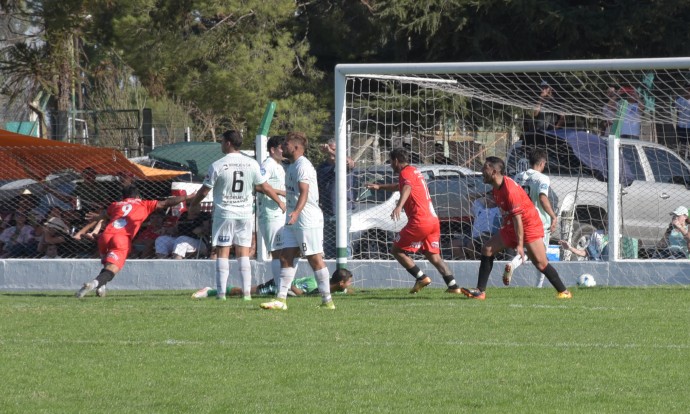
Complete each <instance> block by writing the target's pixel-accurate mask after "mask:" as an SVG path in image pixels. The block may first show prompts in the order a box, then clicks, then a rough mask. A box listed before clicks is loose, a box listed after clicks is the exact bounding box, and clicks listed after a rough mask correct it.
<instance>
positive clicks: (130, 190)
mask: <svg viewBox="0 0 690 414" xmlns="http://www.w3.org/2000/svg"><path fill="white" fill-rule="evenodd" d="M125 198H141V192H140V191H139V187H137V186H136V185H134V184H132V185H130V186H127V187H125V188H123V189H122V199H123V200H124V199H125Z"/></svg>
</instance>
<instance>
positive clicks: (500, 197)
mask: <svg viewBox="0 0 690 414" xmlns="http://www.w3.org/2000/svg"><path fill="white" fill-rule="evenodd" d="M504 171H505V164H504V162H503V160H502V159H500V158H498V157H488V158H487V159H486V161H485V162H484V166H483V167H482V175H483V176H484V182H485V183H486V184H491V186H492V187H493V196H494V200H495V202H496V205H498V207H499V208H500V209H501V214H502V215H503V225H502V227H501V229H500V230H499V232H498V233H497V234H495V235H494V236H493V237H491V239H489V241H488V242H486V243H485V244H484V246H482V253H481V261H480V264H479V275H478V277H477V288H476V289H467V288H462V293H463V294H464V295H465V296H467V297H468V298H472V299H485V297H486V293H485V290H486V285H487V283H488V281H489V275H490V274H491V269H492V268H493V264H494V256H495V255H496V253H499V252H500V251H502V250H503V249H506V248H513V249H516V250H517V252H518V255H519V256H520V257H521V258H522V261H523V262H524V261H525V250H527V255H528V256H529V258H530V259H531V260H532V263H534V265H535V266H536V267H537V270H539V271H540V272H541V273H543V274H544V275H546V278H547V279H549V282H551V284H552V285H553V286H554V287H555V288H556V291H558V294H557V295H556V297H557V298H558V299H570V298H571V297H572V296H573V295H572V294H571V293H570V292H569V291H568V290H567V289H566V287H565V285H564V284H563V282H562V281H561V278H560V277H559V276H558V272H557V271H556V269H554V268H553V266H551V265H550V264H549V261H548V259H547V258H546V248H545V246H544V242H543V240H542V239H543V238H544V228H543V226H542V223H541V220H540V219H539V214H538V213H537V209H536V208H535V207H534V204H533V203H532V200H530V199H529V197H528V196H527V193H525V190H523V189H522V187H520V186H519V185H518V184H517V183H516V182H515V181H513V180H512V179H511V178H510V177H506V176H504V175H503V174H504Z"/></svg>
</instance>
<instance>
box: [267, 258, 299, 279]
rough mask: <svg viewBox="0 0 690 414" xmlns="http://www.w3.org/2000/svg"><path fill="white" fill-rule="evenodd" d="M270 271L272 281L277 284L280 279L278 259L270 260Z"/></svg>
mask: <svg viewBox="0 0 690 414" xmlns="http://www.w3.org/2000/svg"><path fill="white" fill-rule="evenodd" d="M293 267H296V266H293ZM271 273H273V281H274V283H275V284H276V285H277V284H278V281H279V280H280V259H273V260H271Z"/></svg>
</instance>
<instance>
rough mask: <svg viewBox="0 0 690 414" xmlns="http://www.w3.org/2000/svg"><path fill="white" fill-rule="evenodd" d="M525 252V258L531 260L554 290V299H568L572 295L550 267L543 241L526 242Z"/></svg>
mask: <svg viewBox="0 0 690 414" xmlns="http://www.w3.org/2000/svg"><path fill="white" fill-rule="evenodd" d="M525 250H527V256H528V257H529V258H530V260H532V263H534V266H536V267H537V270H539V271H540V272H542V273H543V274H544V276H546V278H547V279H548V280H549V282H551V285H553V287H554V288H556V291H557V292H558V295H557V296H556V297H557V298H559V299H570V298H571V297H572V294H571V293H570V292H569V291H568V289H567V288H566V287H565V285H564V284H563V281H562V280H561V278H560V276H558V272H557V271H556V269H555V268H554V267H553V266H551V264H550V263H549V260H548V259H547V258H546V248H545V247H544V242H543V240H542V239H537V240H533V241H530V242H526V243H525Z"/></svg>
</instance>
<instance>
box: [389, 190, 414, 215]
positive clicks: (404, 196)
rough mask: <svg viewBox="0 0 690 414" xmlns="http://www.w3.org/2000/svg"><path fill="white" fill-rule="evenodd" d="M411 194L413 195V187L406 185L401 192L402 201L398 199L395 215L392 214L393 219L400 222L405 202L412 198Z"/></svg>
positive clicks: (394, 210)
mask: <svg viewBox="0 0 690 414" xmlns="http://www.w3.org/2000/svg"><path fill="white" fill-rule="evenodd" d="M410 194H412V186H411V185H409V184H405V185H404V186H403V188H402V190H401V191H400V199H398V204H396V205H395V208H394V209H393V213H391V218H392V219H393V220H400V213H402V209H403V206H404V205H405V202H406V201H407V199H408V198H410Z"/></svg>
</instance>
